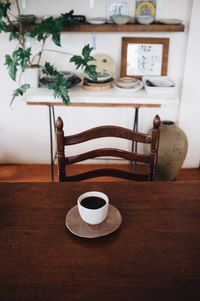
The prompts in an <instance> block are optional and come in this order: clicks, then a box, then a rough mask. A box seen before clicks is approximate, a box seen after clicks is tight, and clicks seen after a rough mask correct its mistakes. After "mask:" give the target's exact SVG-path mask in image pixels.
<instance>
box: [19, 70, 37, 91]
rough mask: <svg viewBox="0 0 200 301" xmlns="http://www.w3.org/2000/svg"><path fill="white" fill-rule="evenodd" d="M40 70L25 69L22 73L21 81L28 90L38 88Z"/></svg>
mask: <svg viewBox="0 0 200 301" xmlns="http://www.w3.org/2000/svg"><path fill="white" fill-rule="evenodd" d="M39 75H40V68H27V69H26V70H25V71H24V72H23V81H24V82H25V83H26V84H29V85H30V88H38V87H39Z"/></svg>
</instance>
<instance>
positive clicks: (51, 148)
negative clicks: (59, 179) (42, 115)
mask: <svg viewBox="0 0 200 301" xmlns="http://www.w3.org/2000/svg"><path fill="white" fill-rule="evenodd" d="M52 118H53V123H54V124H53V125H52ZM53 127H54V130H55V112H54V107H53V106H49V133H50V155H51V182H54V160H55V156H54V154H53Z"/></svg>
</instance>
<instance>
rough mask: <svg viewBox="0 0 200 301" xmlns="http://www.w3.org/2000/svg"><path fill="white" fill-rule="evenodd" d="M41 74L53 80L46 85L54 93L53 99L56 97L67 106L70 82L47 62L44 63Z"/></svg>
mask: <svg viewBox="0 0 200 301" xmlns="http://www.w3.org/2000/svg"><path fill="white" fill-rule="evenodd" d="M42 73H44V74H46V75H47V76H49V77H52V78H53V81H52V82H51V83H49V84H48V88H49V89H51V90H53V91H54V97H55V98H56V97H58V98H60V99H61V100H62V101H63V102H64V103H65V104H68V103H69V101H70V98H69V95H68V89H69V86H70V82H69V81H68V80H67V79H66V78H65V77H64V74H63V73H62V72H58V71H57V70H56V68H55V67H54V66H53V65H51V64H49V63H48V62H46V63H45V66H44V67H43V68H42Z"/></svg>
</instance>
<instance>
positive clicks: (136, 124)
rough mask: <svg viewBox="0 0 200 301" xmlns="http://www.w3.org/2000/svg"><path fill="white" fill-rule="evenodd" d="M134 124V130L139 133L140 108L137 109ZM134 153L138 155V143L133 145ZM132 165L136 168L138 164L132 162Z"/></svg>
mask: <svg viewBox="0 0 200 301" xmlns="http://www.w3.org/2000/svg"><path fill="white" fill-rule="evenodd" d="M134 113H135V114H134V122H133V130H134V131H138V122H139V108H135V112H134ZM132 152H134V153H137V142H133V143H132ZM131 164H132V165H134V166H135V167H136V163H135V162H134V161H131Z"/></svg>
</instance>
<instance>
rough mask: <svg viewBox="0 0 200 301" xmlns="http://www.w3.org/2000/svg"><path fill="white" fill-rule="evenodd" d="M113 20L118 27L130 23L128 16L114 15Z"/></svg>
mask: <svg viewBox="0 0 200 301" xmlns="http://www.w3.org/2000/svg"><path fill="white" fill-rule="evenodd" d="M111 20H112V21H113V22H114V23H115V24H118V25H123V24H127V23H128V22H129V21H130V17H129V16H128V15H112V16H111Z"/></svg>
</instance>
